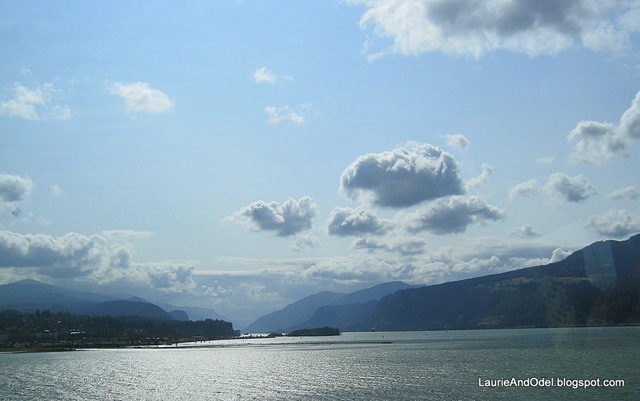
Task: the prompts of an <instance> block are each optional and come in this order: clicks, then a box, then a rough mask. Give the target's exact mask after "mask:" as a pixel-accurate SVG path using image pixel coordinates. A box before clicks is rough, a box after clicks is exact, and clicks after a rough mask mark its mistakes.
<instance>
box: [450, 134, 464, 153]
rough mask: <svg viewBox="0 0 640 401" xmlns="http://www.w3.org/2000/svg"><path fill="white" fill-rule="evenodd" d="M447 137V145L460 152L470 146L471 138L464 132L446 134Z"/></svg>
mask: <svg viewBox="0 0 640 401" xmlns="http://www.w3.org/2000/svg"><path fill="white" fill-rule="evenodd" d="M445 138H446V139H447V145H449V146H450V147H451V148H453V149H455V150H457V151H458V152H462V151H464V150H467V148H468V147H469V140H468V139H467V137H466V136H464V135H462V134H452V135H446V136H445Z"/></svg>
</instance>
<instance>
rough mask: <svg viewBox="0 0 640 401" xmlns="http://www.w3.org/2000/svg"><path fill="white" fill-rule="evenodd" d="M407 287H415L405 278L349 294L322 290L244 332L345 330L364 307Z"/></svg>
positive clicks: (252, 325) (267, 317) (358, 316)
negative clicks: (324, 327) (302, 329)
mask: <svg viewBox="0 0 640 401" xmlns="http://www.w3.org/2000/svg"><path fill="white" fill-rule="evenodd" d="M407 288H411V286H410V285H408V284H405V283H403V282H401V281H393V282H390V283H385V284H380V285H376V286H374V287H371V288H366V289H363V290H360V291H356V292H352V293H348V294H344V293H337V292H330V291H322V292H319V293H316V294H313V295H309V296H308V297H305V298H302V299H301V300H299V301H296V302H294V303H292V304H290V305H287V306H286V307H284V308H283V309H280V310H277V311H275V312H271V313H269V314H267V315H264V316H262V317H260V318H258V319H257V320H256V321H255V322H253V323H251V324H250V325H249V326H247V327H246V328H245V329H244V331H245V332H247V333H272V332H282V333H284V332H289V331H291V330H296V329H300V328H310V327H323V326H332V327H336V328H340V329H342V327H344V325H345V324H347V325H352V324H353V323H354V322H356V321H357V320H358V319H360V318H361V317H362V316H363V313H365V314H366V311H365V310H363V308H364V309H367V308H370V307H371V304H370V303H371V302H376V301H378V300H380V299H381V298H382V297H384V296H386V295H389V294H392V293H394V292H396V291H398V290H402V289H407ZM367 305H368V306H367Z"/></svg>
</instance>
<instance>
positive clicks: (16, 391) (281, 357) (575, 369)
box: [0, 327, 640, 400]
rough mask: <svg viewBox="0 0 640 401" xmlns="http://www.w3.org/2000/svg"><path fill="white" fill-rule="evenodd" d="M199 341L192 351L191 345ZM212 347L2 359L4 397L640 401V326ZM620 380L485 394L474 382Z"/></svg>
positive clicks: (354, 336)
mask: <svg viewBox="0 0 640 401" xmlns="http://www.w3.org/2000/svg"><path fill="white" fill-rule="evenodd" d="M191 345H193V344H191ZM204 345H215V346H210V347H199V348H190V347H183V346H180V347H177V348H175V347H173V348H168V349H167V348H165V349H156V348H148V349H120V350H84V351H77V352H51V353H5V354H1V355H0V360H2V365H1V367H0V373H1V375H0V399H11V400H27V399H49V400H160V399H172V400H194V399H198V400H265V399H266V400H318V399H323V400H376V399H379V400H382V399H384V400H395V399H399V400H404V399H406V400H412V399H443V400H444V399H452V398H453V399H456V398H457V399H469V398H491V399H505V400H506V399H509V400H510V399H527V398H529V399H531V398H533V399H542V400H544V399H546V400H553V399H594V400H596V399H629V400H631V399H638V397H640V380H638V378H637V366H638V365H637V364H638V362H637V361H638V360H640V359H639V358H640V328H628V327H627V328H605V329H527V330H485V331H460V332H426V333H425V332H405V333H345V334H343V335H341V336H340V337H333V338H319V337H316V338H304V339H302V338H298V339H268V340H266V339H265V340H251V341H247V340H234V341H226V342H214V343H208V344H204ZM512 377H513V378H518V379H526V378H527V377H538V378H542V377H546V378H549V377H567V378H575V379H596V378H602V379H606V378H610V379H624V380H625V386H624V387H616V388H587V389H572V388H566V387H563V388H560V387H555V388H553V387H528V388H525V387H518V388H513V387H512V388H507V387H481V386H479V385H478V379H480V378H484V379H500V378H507V379H508V378H512Z"/></svg>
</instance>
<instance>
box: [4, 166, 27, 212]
mask: <svg viewBox="0 0 640 401" xmlns="http://www.w3.org/2000/svg"><path fill="white" fill-rule="evenodd" d="M34 187H35V184H34V183H33V181H31V179H30V178H23V177H20V176H18V175H9V174H0V210H2V209H5V210H9V212H10V213H12V214H14V215H17V214H19V213H20V210H21V204H22V202H24V201H25V200H26V199H27V198H28V197H29V195H30V194H31V191H32V190H33V188H34Z"/></svg>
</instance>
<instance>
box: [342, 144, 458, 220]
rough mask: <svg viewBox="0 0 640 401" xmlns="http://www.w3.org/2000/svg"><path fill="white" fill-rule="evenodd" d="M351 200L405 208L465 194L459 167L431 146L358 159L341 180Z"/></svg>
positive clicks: (343, 190) (413, 146) (416, 146)
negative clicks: (444, 197)
mask: <svg viewBox="0 0 640 401" xmlns="http://www.w3.org/2000/svg"><path fill="white" fill-rule="evenodd" d="M340 189H341V191H342V192H344V193H345V194H347V196H349V197H350V198H351V199H353V200H357V201H361V202H365V203H371V204H373V205H375V206H382V207H391V208H402V207H408V206H413V205H416V204H418V203H421V202H424V201H428V200H433V199H437V198H440V197H443V196H448V195H457V194H462V193H463V191H464V184H463V182H462V180H461V179H460V177H459V175H458V163H457V162H456V160H455V159H454V158H453V156H451V155H450V154H449V153H447V152H444V151H443V150H441V149H439V148H437V147H435V146H432V145H428V144H422V145H419V144H412V145H411V146H408V147H400V148H396V149H394V150H392V151H390V152H383V153H369V154H366V155H363V156H360V157H358V159H357V160H356V161H355V162H353V163H352V164H351V165H350V166H349V167H347V168H346V170H345V171H344V172H343V173H342V176H341V177H340Z"/></svg>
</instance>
